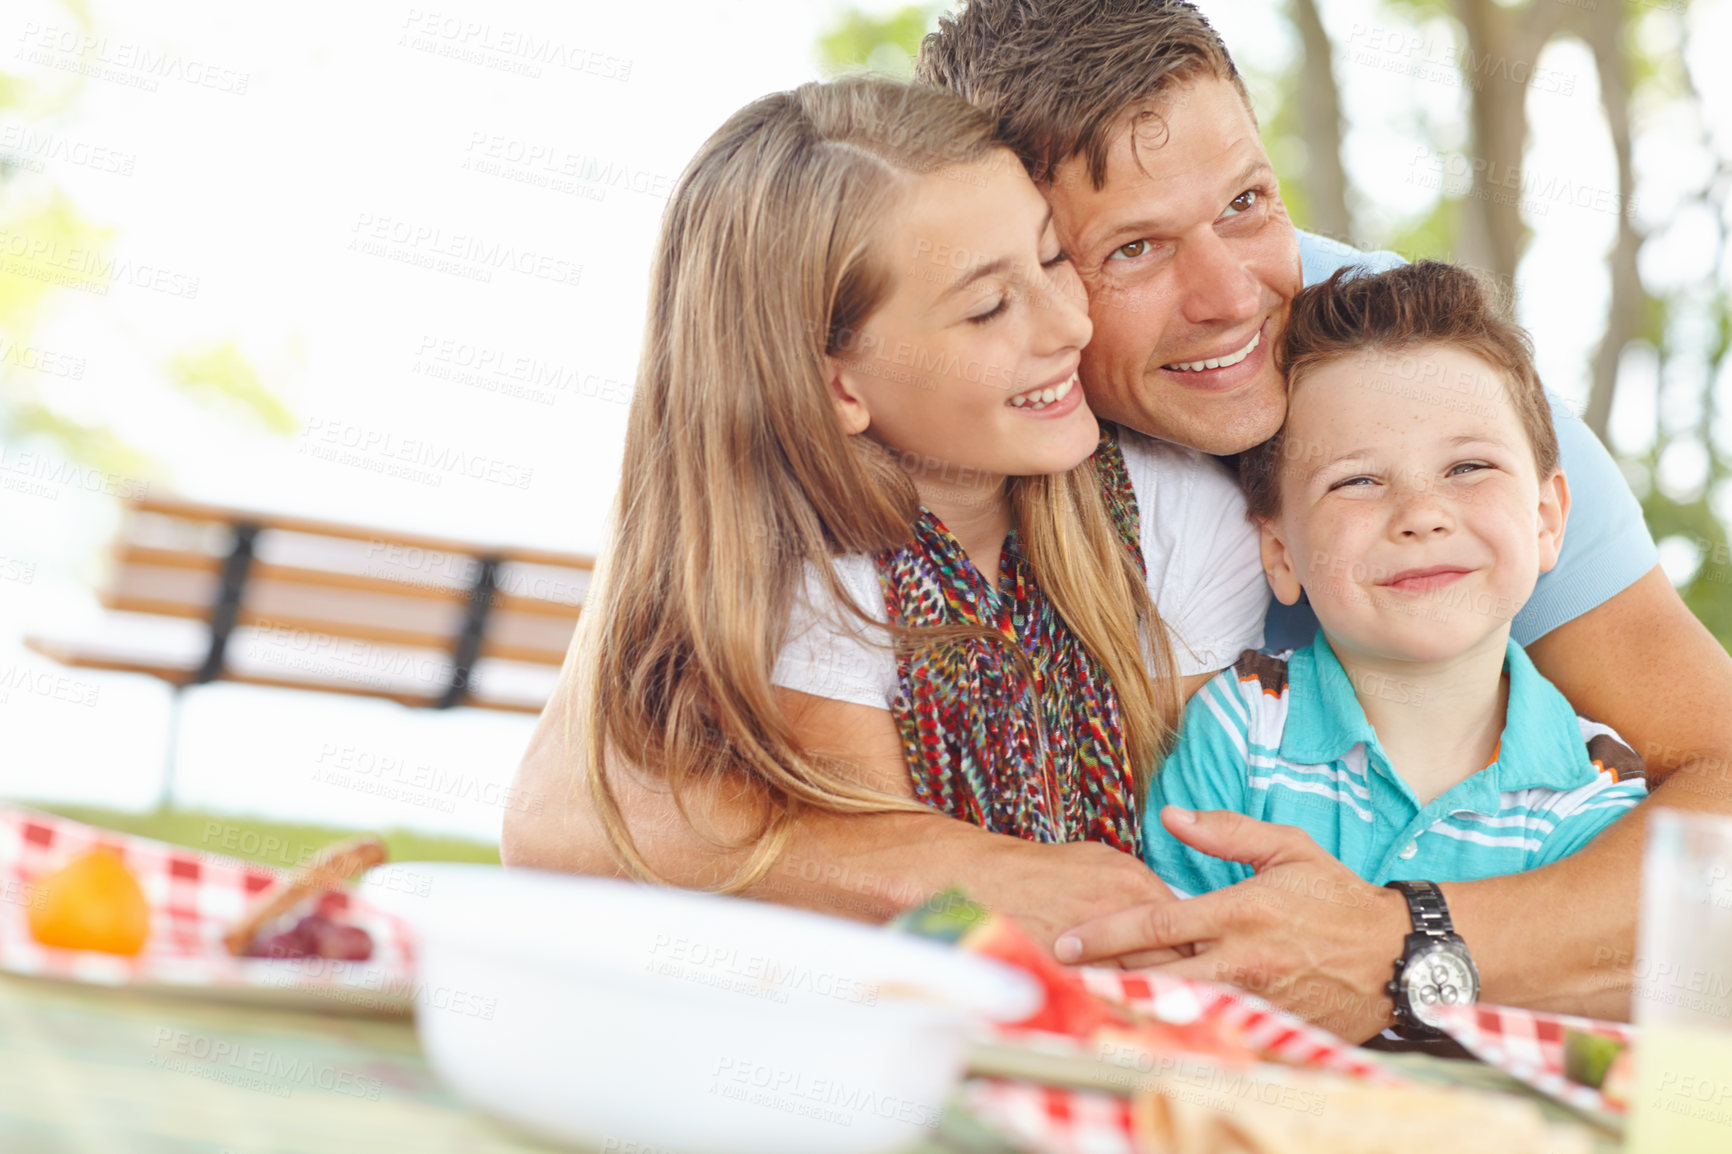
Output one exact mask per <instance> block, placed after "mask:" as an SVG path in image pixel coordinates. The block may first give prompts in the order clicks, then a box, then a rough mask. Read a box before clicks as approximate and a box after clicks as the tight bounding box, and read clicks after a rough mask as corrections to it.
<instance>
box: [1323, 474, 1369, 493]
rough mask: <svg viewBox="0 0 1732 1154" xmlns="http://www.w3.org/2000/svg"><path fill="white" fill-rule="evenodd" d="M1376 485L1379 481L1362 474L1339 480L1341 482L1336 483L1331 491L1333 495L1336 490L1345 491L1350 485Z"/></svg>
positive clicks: (1330, 488) (1331, 487)
mask: <svg viewBox="0 0 1732 1154" xmlns="http://www.w3.org/2000/svg"><path fill="white" fill-rule="evenodd" d="M1376 483H1377V479H1376V478H1375V477H1367V476H1365V475H1363V474H1361V475H1359V476H1357V477H1343V478H1342V479H1341V480H1339V481H1337V482H1335V483H1334V484H1333V485H1331V486H1329V491H1330V492H1331V493H1333V492H1334V491H1335V490H1337V489H1345V488H1347V487H1348V486H1349V485H1353V486H1361V485H1375V484H1376Z"/></svg>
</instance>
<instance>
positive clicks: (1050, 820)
mask: <svg viewBox="0 0 1732 1154" xmlns="http://www.w3.org/2000/svg"><path fill="white" fill-rule="evenodd" d="M1094 463H1095V468H1096V471H1097V472H1098V473H1099V474H1100V478H1101V489H1102V492H1103V494H1104V496H1105V497H1106V499H1107V506H1108V509H1109V510H1110V511H1111V513H1112V516H1113V522H1114V524H1115V525H1116V526H1117V528H1118V530H1119V535H1120V536H1121V538H1122V539H1123V540H1124V542H1125V544H1126V546H1127V548H1129V549H1130V550H1131V551H1132V553H1133V555H1134V556H1135V557H1136V558H1137V560H1138V563H1139V565H1140V564H1141V562H1142V545H1141V540H1142V538H1141V533H1140V520H1139V517H1138V513H1137V503H1136V497H1135V494H1134V493H1133V492H1132V490H1131V484H1130V478H1129V476H1128V475H1127V474H1126V472H1125V463H1124V456H1123V454H1122V453H1121V451H1120V449H1119V446H1118V442H1117V440H1116V439H1114V438H1113V437H1111V436H1110V435H1108V434H1103V435H1102V437H1101V444H1100V447H1099V448H1098V449H1097V450H1096V452H1095V456H1094ZM914 534H915V543H914V544H913V545H909V546H904V547H903V548H901V549H898V550H894V551H892V552H889V553H885V554H880V555H879V556H878V558H877V559H876V560H877V565H878V577H879V583H880V585H881V586H882V587H883V590H884V603H885V607H886V608H887V609H888V611H889V618H890V621H891V622H892V623H895V624H899V625H905V626H911V627H915V628H919V627H922V626H938V625H974V626H984V627H985V628H987V629H990V630H992V631H993V632H994V633H995V634H997V636H998V637H999V638H1002V639H1003V643H1002V644H1000V643H998V642H997V641H995V640H987V639H984V638H983V639H979V640H975V639H968V640H963V641H956V642H948V643H940V644H938V645H935V646H931V647H928V648H925V649H922V650H919V651H916V652H912V653H903V654H899V655H898V658H897V672H898V674H899V676H900V679H901V688H900V690H899V691H898V693H897V695H896V699H895V701H894V703H893V709H892V711H893V713H894V714H895V717H896V724H897V728H898V729H899V730H900V732H901V735H902V743H903V749H904V752H905V753H906V754H907V757H908V766H909V771H910V773H911V774H912V776H913V779H914V794H915V796H916V797H917V798H919V799H920V801H922V802H924V803H925V804H927V805H930V806H932V807H933V808H935V809H938V810H941V811H943V812H945V813H948V814H951V815H952V816H955V817H959V818H962V819H963V820H965V821H971V822H973V823H975V824H976V825H979V826H982V827H983V828H985V829H989V830H992V831H993V832H995V833H1007V834H1015V835H1016V836H1017V837H1023V838H1027V839H1028V840H1030V841H1038V842H1065V841H1083V840H1089V841H1101V842H1105V843H1107V844H1108V845H1110V846H1113V847H1115V848H1117V849H1121V850H1123V851H1125V852H1126V853H1130V854H1138V853H1140V852H1141V841H1140V834H1139V827H1138V821H1137V802H1136V798H1135V797H1133V796H1132V788H1131V771H1130V765H1129V762H1128V759H1127V757H1126V756H1125V754H1124V752H1123V749H1124V738H1123V736H1122V732H1121V727H1120V721H1119V703H1118V695H1117V694H1116V693H1115V692H1114V690H1113V687H1112V683H1111V682H1110V681H1109V680H1108V679H1107V675H1106V672H1105V670H1103V669H1102V668H1101V667H1100V665H1099V664H1098V663H1097V662H1096V661H1095V659H1094V658H1093V657H1092V656H1091V655H1090V654H1089V652H1088V651H1087V650H1086V649H1085V648H1084V647H1083V644H1082V642H1081V641H1079V640H1077V638H1076V637H1075V636H1074V635H1073V634H1072V633H1071V631H1070V629H1069V627H1067V626H1066V625H1065V623H1064V620H1063V619H1062V618H1061V617H1060V616H1059V614H1058V611H1057V609H1055V608H1054V607H1053V605H1052V603H1051V602H1050V601H1048V600H1047V598H1046V596H1045V595H1044V594H1043V593H1042V592H1041V591H1040V588H1039V586H1037V585H1036V584H1035V581H1034V573H1033V570H1032V567H1031V566H1030V564H1029V561H1028V559H1027V557H1026V556H1025V555H1024V553H1023V547H1022V541H1021V539H1020V537H1019V536H1018V535H1017V533H1016V531H1015V529H1012V530H1011V532H1010V534H1009V535H1008V536H1007V537H1006V538H1005V542H1004V551H1003V554H1002V555H1001V558H1000V560H999V586H998V588H997V589H996V590H994V589H992V588H991V587H989V586H988V585H987V583H986V581H985V579H984V578H983V577H982V576H981V575H980V572H979V570H977V569H976V568H975V567H974V566H973V565H972V564H970V563H969V561H968V558H967V556H966V555H965V554H964V553H963V550H962V546H961V545H960V544H959V543H958V542H957V540H956V538H955V537H954V536H952V535H951V533H950V531H949V530H947V529H946V528H945V527H944V525H943V524H942V523H940V522H939V520H938V518H937V517H935V516H933V515H932V514H931V513H930V512H927V511H924V510H923V511H922V513H921V517H920V520H919V522H918V523H917V524H916V525H915V527H914ZM1008 646H1017V647H1019V648H1020V649H1021V651H1022V652H1023V654H1025V655H1026V656H1027V658H1028V664H1029V666H1030V667H1031V668H1032V671H1033V675H1032V677H1031V676H1029V675H1028V674H1026V673H1025V672H1024V671H1023V668H1022V667H1020V666H1019V665H1018V663H1017V661H1016V660H1015V658H1014V657H1013V656H1012V655H1011V654H1010V652H1008V651H1007V647H1008Z"/></svg>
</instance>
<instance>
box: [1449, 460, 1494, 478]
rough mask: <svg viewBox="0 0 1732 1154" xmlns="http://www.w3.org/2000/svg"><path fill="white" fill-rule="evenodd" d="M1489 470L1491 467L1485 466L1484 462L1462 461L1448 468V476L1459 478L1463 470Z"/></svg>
mask: <svg viewBox="0 0 1732 1154" xmlns="http://www.w3.org/2000/svg"><path fill="white" fill-rule="evenodd" d="M1489 468H1491V466H1490V465H1488V464H1486V463H1485V462H1484V461H1462V462H1460V463H1459V464H1455V465H1451V466H1450V467H1449V476H1451V477H1455V476H1459V475H1460V474H1461V472H1462V471H1463V470H1464V469H1489Z"/></svg>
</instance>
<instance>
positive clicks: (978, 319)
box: [968, 297, 1010, 325]
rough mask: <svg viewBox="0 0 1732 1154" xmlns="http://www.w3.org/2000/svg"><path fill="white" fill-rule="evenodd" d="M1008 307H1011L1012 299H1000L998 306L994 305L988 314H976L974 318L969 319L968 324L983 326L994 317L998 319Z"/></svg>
mask: <svg viewBox="0 0 1732 1154" xmlns="http://www.w3.org/2000/svg"><path fill="white" fill-rule="evenodd" d="M1008 307H1010V298H1009V297H999V298H998V303H997V304H995V305H993V306H992V308H991V309H989V310H987V311H986V312H983V313H975V314H974V315H973V316H971V317H969V318H968V323H969V324H971V325H983V324H985V323H986V322H987V321H989V320H991V319H992V318H993V317H996V316H997V315H998V314H999V313H1002V312H1003V311H1004V310H1005V309H1006V308H1008Z"/></svg>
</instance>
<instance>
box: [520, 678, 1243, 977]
mask: <svg viewBox="0 0 1732 1154" xmlns="http://www.w3.org/2000/svg"><path fill="white" fill-rule="evenodd" d="M569 676H571V670H570V668H569V667H568V669H567V670H566V674H565V676H564V677H562V679H561V681H562V686H563V684H564V682H565V678H566V677H569ZM1210 676H1212V675H1211V674H1202V675H1199V676H1197V677H1190V678H1185V679H1184V683H1183V685H1182V690H1183V692H1184V693H1185V694H1186V695H1187V696H1188V695H1189V694H1190V693H1191V692H1194V691H1195V690H1196V688H1197V687H1198V686H1200V685H1201V684H1202V683H1203V682H1206V681H1207V680H1208V679H1209V677H1210ZM568 696H569V694H568V693H566V692H565V691H563V689H561V690H559V691H556V692H555V693H554V695H553V698H552V700H551V701H550V702H549V704H548V707H547V708H546V710H544V711H543V713H542V716H541V721H540V723H539V724H538V725H537V726H536V729H535V733H534V735H533V736H532V738H531V739H530V744H529V749H528V751H527V752H526V753H525V755H524V759H523V763H522V765H521V766H520V767H519V769H518V775H517V782H516V787H515V792H516V794H517V796H519V797H521V798H523V799H524V800H525V802H526V804H525V806H524V807H522V808H520V809H513V810H511V811H509V812H508V813H507V814H506V821H505V828H504V833H503V837H502V839H501V845H500V854H501V857H502V858H503V860H504V861H505V864H506V865H508V866H529V867H534V868H539V869H551V870H561V871H565V872H570V873H582V874H590V875H600V876H624V874H625V869H624V866H623V863H622V862H621V861H620V860H619V858H618V856H617V855H616V853H615V852H614V850H613V848H612V846H611V844H610V843H609V842H608V839H607V837H606V834H605V832H604V830H603V828H602V825H601V821H600V819H599V817H598V816H597V814H596V812H595V810H594V807H593V805H592V804H591V802H590V797H589V789H588V785H587V782H586V781H585V780H584V779H583V777H582V774H581V772H580V770H579V768H578V762H577V760H576V758H575V757H574V756H573V755H572V752H571V751H569V750H568V749H567V745H566V742H567V734H566V728H567V719H568V716H569V714H568V710H567V706H566V699H567V697H568ZM786 700H787V701H788V702H789V704H790V705H791V707H792V708H793V709H794V711H795V713H796V716H797V724H799V725H800V726H801V729H802V732H803V733H805V734H807V736H808V739H809V741H810V744H811V746H812V748H813V749H814V750H815V751H818V752H824V751H828V752H832V753H841V752H845V753H846V755H847V756H848V758H849V759H850V760H851V761H854V762H855V763H856V764H857V765H859V766H861V768H862V773H863V774H866V775H867V776H868V777H869V779H870V780H872V781H873V782H874V783H875V784H877V785H878V786H879V787H880V788H885V789H886V790H887V791H895V790H897V789H899V790H900V792H902V793H903V794H904V796H911V791H910V789H909V786H908V782H907V773H906V769H905V768H903V762H902V753H901V747H900V743H899V741H898V740H897V738H896V735H895V730H894V727H893V726H892V725H891V723H890V721H889V714H887V713H886V712H885V711H883V710H873V709H870V708H867V707H864V706H856V705H848V704H846V703H841V702H826V701H822V700H821V699H817V698H811V697H808V696H807V695H805V694H793V693H791V692H790V693H789V695H788V697H787V698H786ZM571 740H572V742H573V744H576V740H577V730H576V726H575V724H574V725H573V726H572V734H571ZM892 764H893V765H894V766H896V767H898V769H899V771H900V774H901V780H900V786H899V787H898V786H896V785H895V784H894V783H895V778H894V775H892V774H891V773H890V772H889V769H888V767H889V766H890V765H892ZM613 781H614V784H615V790H616V793H617V795H618V798H619V803H620V808H621V810H622V812H623V813H624V815H625V818H626V821H627V824H628V825H629V827H630V828H631V830H632V833H633V837H634V840H635V842H636V844H637V847H638V850H639V852H640V853H641V854H643V856H644V857H645V858H646V859H647V860H648V862H649V864H650V866H651V868H653V869H655V870H656V872H657V873H659V874H660V875H661V876H663V877H664V878H666V879H667V880H669V881H670V882H672V883H673V884H675V885H680V886H686V887H691V888H708V887H715V886H719V885H721V884H723V883H725V882H726V881H727V880H728V879H729V878H730V877H731V876H732V875H733V874H734V873H735V872H736V871H737V870H738V869H739V867H740V865H741V864H742V863H743V862H744V861H745V860H746V857H747V855H748V850H747V848H746V846H747V845H748V843H749V841H750V838H751V835H752V834H753V833H754V831H755V830H756V829H757V828H758V827H759V825H760V823H761V822H762V820H763V815H764V812H765V811H764V807H763V799H762V796H761V794H760V793H759V792H758V791H757V790H756V789H755V788H754V787H753V785H752V784H751V783H750V782H749V781H747V780H746V779H745V778H744V777H739V778H730V779H727V780H725V781H721V782H715V783H709V784H706V785H703V786H699V787H697V788H695V789H694V791H693V793H692V795H691V796H688V797H687V798H686V805H685V807H684V812H683V813H682V812H681V808H680V807H679V806H677V805H676V804H675V803H674V799H673V796H672V794H671V793H670V792H669V790H668V789H667V787H666V786H665V784H663V783H662V782H661V781H660V780H659V779H656V778H654V777H653V776H651V775H647V774H639V773H629V772H625V773H615V774H614V775H613ZM950 885H960V886H962V887H963V888H965V889H966V890H967V891H968V892H969V893H970V894H972V895H974V896H975V897H976V898H977V899H979V900H980V901H982V902H984V903H985V904H986V905H988V906H990V907H991V908H993V909H995V910H997V911H999V912H1001V913H1004V914H1006V915H1008V916H1011V917H1013V918H1015V919H1016V920H1017V921H1018V922H1019V923H1021V924H1022V926H1023V927H1024V928H1025V929H1027V930H1029V931H1030V932H1031V933H1032V934H1034V935H1035V937H1037V938H1038V939H1039V940H1040V942H1041V943H1042V944H1043V945H1047V946H1050V945H1051V943H1052V940H1053V938H1055V937H1056V936H1057V935H1058V933H1059V931H1060V930H1062V929H1064V928H1065V927H1067V926H1071V925H1075V924H1076V923H1078V922H1081V921H1086V920H1088V919H1090V918H1094V917H1097V916H1100V915H1102V914H1105V913H1108V912H1110V911H1112V910H1116V909H1120V908H1122V907H1124V906H1128V905H1138V904H1148V903H1153V902H1161V901H1168V900H1171V893H1170V891H1168V889H1167V887H1166V886H1165V885H1164V884H1163V883H1162V882H1161V881H1160V879H1158V878H1157V877H1156V876H1155V875H1154V874H1153V873H1152V872H1150V871H1149V870H1148V868H1147V867H1145V866H1144V865H1143V864H1142V863H1141V862H1140V861H1138V860H1137V859H1136V858H1133V857H1131V856H1129V855H1128V854H1123V853H1120V852H1119V851H1117V850H1115V849H1112V848H1110V847H1108V846H1106V845H1102V844H1100V843H1098V842H1074V843H1070V844H1066V845H1037V844H1035V843H1033V842H1027V841H1024V840H1022V839H1020V838H1015V837H1008V836H1005V835H1003V834H995V833H988V832H987V831H985V830H983V829H981V828H979V827H978V826H975V825H971V824H969V823H967V822H963V821H959V820H957V819H955V818H952V817H949V816H946V815H943V814H938V813H886V814H860V815H838V814H828V813H820V812H815V811H807V812H805V813H802V814H801V815H800V818H799V820H798V822H797V823H796V825H795V827H794V831H793V834H792V836H791V837H790V839H789V841H788V843H787V845H786V847H785V848H784V850H783V852H782V854H781V855H780V857H779V858H778V859H777V861H776V864H775V866H774V867H773V868H772V869H771V870H770V872H769V874H768V875H767V876H766V877H765V878H764V879H763V880H762V881H760V882H759V883H758V884H756V885H755V886H753V887H752V888H751V889H750V890H749V891H748V895H749V896H751V897H756V898H762V899H764V900H767V901H774V902H777V903H780V904H784V905H793V906H800V907H803V908H806V909H812V910H818V911H820V912H824V913H831V914H836V915H839V916H843V917H851V918H855V919H859V920H863V921H884V920H886V919H888V918H890V917H893V916H895V915H896V914H897V913H899V912H901V911H902V910H904V909H906V908H908V907H909V906H911V905H915V904H918V903H919V902H921V901H923V900H925V899H926V898H927V897H928V896H930V895H931V894H933V893H935V892H937V891H939V890H942V889H944V888H946V887H947V886H950Z"/></svg>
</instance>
